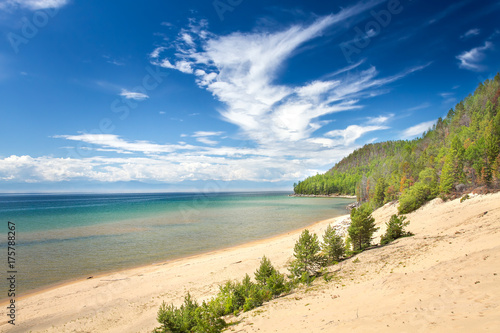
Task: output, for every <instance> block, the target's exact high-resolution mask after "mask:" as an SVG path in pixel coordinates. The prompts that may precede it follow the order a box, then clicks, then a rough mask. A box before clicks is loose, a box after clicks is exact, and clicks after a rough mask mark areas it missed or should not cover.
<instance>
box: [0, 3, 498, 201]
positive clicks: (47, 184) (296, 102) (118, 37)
mask: <svg viewBox="0 0 500 333" xmlns="http://www.w3.org/2000/svg"><path fill="white" fill-rule="evenodd" d="M499 15H500V2H498V1H477V0H463V1H439V2H430V1H423V0H420V1H417V0H400V1H398V0H389V1H382V0H367V1H364V0H363V1H352V0H349V1H344V0H342V1H335V0H332V1H323V0H322V1H318V0H308V1H303V0H301V1H299V0H290V1H287V2H286V4H285V3H284V2H282V1H275V0H266V1H260V0H254V1H248V0H214V1H212V0H210V1H207V0H203V1H199V0H191V1H177V0H172V1H157V0H149V1H145V2H138V1H131V0H126V1H123V0H122V1H117V0H108V1H95V0H86V1H81V0H0V30H1V38H0V142H1V144H0V192H86V191H91V192H92V191H97V192H130V191H139V192H140V191H234V190H289V191H291V190H292V189H293V183H295V182H298V181H299V180H303V179H304V178H306V177H308V176H311V175H315V174H316V173H323V172H325V171H327V170H328V169H330V168H331V167H332V166H333V165H334V164H335V163H336V162H338V161H340V160H341V159H342V158H343V157H345V156H347V155H348V154H350V153H351V152H353V151H354V150H355V149H358V148H360V147H362V146H363V145H365V144H368V143H374V142H381V141H386V140H400V139H402V140H411V139H414V138H416V137H418V136H420V135H421V134H422V133H423V132H424V131H426V130H427V129H429V128H430V127H432V125H433V124H434V123H435V122H436V120H437V119H438V118H439V117H444V116H445V115H446V114H447V113H448V110H449V109H450V108H454V106H455V105H456V104H457V103H458V102H459V101H460V100H462V99H463V98H465V97H466V96H468V95H469V94H471V93H473V92H474V90H475V88H476V87H477V85H478V84H479V83H480V82H482V81H484V80H486V79H491V78H493V76H494V75H495V74H496V73H497V72H499V71H500V61H499V59H500V51H499V50H500V24H499V23H498V17H499Z"/></svg>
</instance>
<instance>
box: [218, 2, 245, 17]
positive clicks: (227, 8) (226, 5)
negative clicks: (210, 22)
mask: <svg viewBox="0 0 500 333" xmlns="http://www.w3.org/2000/svg"><path fill="white" fill-rule="evenodd" d="M242 2H243V0H214V2H212V6H214V9H215V12H216V13H217V15H218V16H219V19H220V20H221V21H224V14H225V13H226V12H232V11H234V9H235V8H236V7H238V6H239V5H241V3H242Z"/></svg>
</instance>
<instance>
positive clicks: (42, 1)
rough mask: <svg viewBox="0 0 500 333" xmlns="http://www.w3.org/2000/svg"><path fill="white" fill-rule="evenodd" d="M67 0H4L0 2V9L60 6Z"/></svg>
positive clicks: (35, 8)
mask: <svg viewBox="0 0 500 333" xmlns="http://www.w3.org/2000/svg"><path fill="white" fill-rule="evenodd" d="M68 2H69V1H68V0H6V1H2V2H1V3H0V9H8V8H15V7H21V8H27V9H30V10H38V9H47V8H60V7H62V6H64V5H66V4H67V3H68Z"/></svg>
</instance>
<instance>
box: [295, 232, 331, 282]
mask: <svg viewBox="0 0 500 333" xmlns="http://www.w3.org/2000/svg"><path fill="white" fill-rule="evenodd" d="M319 251H320V246H319V241H318V236H317V235H316V234H311V233H310V232H309V230H307V229H306V230H304V231H303V232H302V234H301V235H300V237H299V240H298V241H297V242H296V243H295V247H294V249H293V256H294V257H295V259H294V260H293V261H292V262H291V264H290V267H289V270H290V273H292V276H295V277H301V276H303V275H304V273H305V274H308V275H316V274H317V273H318V271H319V269H320V268H321V266H322V265H323V257H322V256H320V255H319Z"/></svg>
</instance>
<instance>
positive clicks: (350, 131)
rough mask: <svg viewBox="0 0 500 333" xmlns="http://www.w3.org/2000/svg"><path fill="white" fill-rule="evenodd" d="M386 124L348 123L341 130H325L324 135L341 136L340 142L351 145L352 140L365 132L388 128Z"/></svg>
mask: <svg viewBox="0 0 500 333" xmlns="http://www.w3.org/2000/svg"><path fill="white" fill-rule="evenodd" d="M388 128H389V127H387V126H359V125H350V126H348V127H347V128H346V129H343V130H333V131H330V132H327V133H326V134H325V136H329V137H332V138H342V139H341V141H340V142H341V143H342V144H343V145H344V146H348V145H352V144H353V143H354V141H356V140H357V139H359V138H360V137H361V136H363V135H364V134H365V133H368V132H373V131H379V130H383V129H388Z"/></svg>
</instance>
